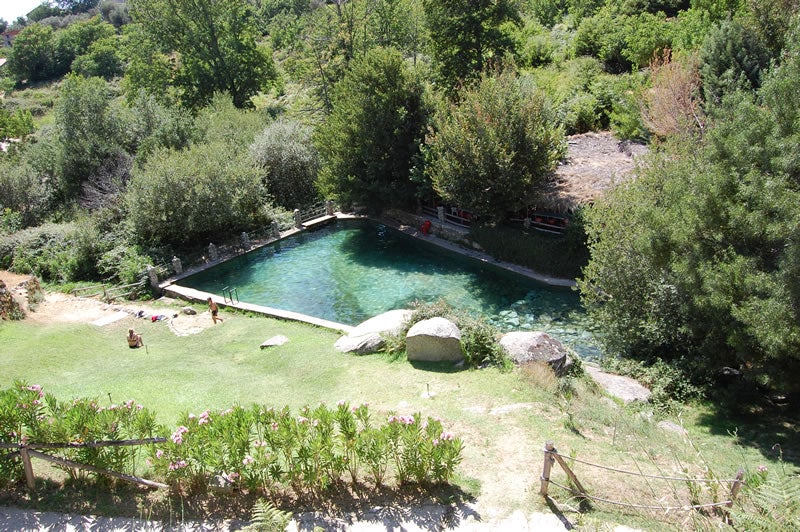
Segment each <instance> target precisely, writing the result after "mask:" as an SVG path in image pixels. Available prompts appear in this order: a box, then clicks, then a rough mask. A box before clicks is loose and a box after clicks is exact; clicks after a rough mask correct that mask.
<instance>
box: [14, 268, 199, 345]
mask: <svg viewBox="0 0 800 532" xmlns="http://www.w3.org/2000/svg"><path fill="white" fill-rule="evenodd" d="M30 279H31V276H30V275H20V274H16V273H12V272H9V271H6V270H0V281H3V282H4V283H5V284H6V287H7V289H8V290H9V291H10V292H11V295H12V297H13V298H14V299H15V300H16V301H17V303H19V305H20V307H21V308H22V310H23V311H24V312H25V319H26V320H30V321H32V322H35V323H39V324H43V325H46V324H49V323H96V324H102V323H113V322H114V319H115V317H117V316H122V314H120V313H126V314H130V315H131V316H136V315H137V314H139V313H140V312H141V313H142V314H143V315H144V316H146V317H149V316H159V315H165V316H167V319H168V321H169V328H170V330H171V331H172V332H173V333H175V334H176V335H177V336H187V335H190V334H197V333H199V332H201V331H203V330H204V329H206V328H208V327H211V325H213V322H212V320H211V315H210V314H209V313H208V311H207V310H206V309H202V308H197V309H196V310H197V314H194V315H190V314H184V313H183V312H182V311H181V307H182V306H187V305H185V304H182V303H183V302H181V301H178V300H175V299H169V298H161V299H159V300H158V304H154V302H146V303H142V302H124V303H110V304H109V303H104V302H103V301H100V300H98V299H94V298H89V297H75V296H71V295H68V294H64V293H61V292H47V293H46V294H45V299H44V301H42V302H40V303H37V304H36V305H34V306H33V307H30V308H29V306H28V302H27V289H26V287H25V284H26V283H27V281H29V280H30ZM189 306H190V305H189Z"/></svg>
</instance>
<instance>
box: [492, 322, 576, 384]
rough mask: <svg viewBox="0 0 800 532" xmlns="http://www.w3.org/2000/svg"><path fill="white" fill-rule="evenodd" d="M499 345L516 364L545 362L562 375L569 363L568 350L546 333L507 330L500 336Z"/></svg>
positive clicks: (557, 373)
mask: <svg viewBox="0 0 800 532" xmlns="http://www.w3.org/2000/svg"><path fill="white" fill-rule="evenodd" d="M500 347H502V348H503V350H504V351H505V352H506V354H507V355H508V356H509V358H511V360H513V361H514V362H515V363H516V364H518V365H524V364H531V363H542V362H545V363H547V364H549V365H550V367H551V368H553V371H555V372H556V375H563V374H564V373H566V371H567V370H568V369H569V366H570V365H571V359H570V355H569V350H568V349H567V348H566V347H564V344H562V343H561V342H559V341H558V340H556V339H555V338H553V337H551V336H550V335H549V334H547V333H543V332H524V331H514V332H509V333H506V334H504V335H503V336H502V338H500Z"/></svg>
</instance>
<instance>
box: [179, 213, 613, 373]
mask: <svg viewBox="0 0 800 532" xmlns="http://www.w3.org/2000/svg"><path fill="white" fill-rule="evenodd" d="M179 284H181V285H183V286H187V287H190V288H195V289H197V290H202V291H204V292H209V293H212V294H219V295H222V290H223V288H225V287H235V288H236V291H237V293H238V296H239V299H240V300H241V301H243V302H247V303H253V304H256V305H263V306H268V307H273V308H278V309H283V310H291V311H294V312H299V313H302V314H306V315H309V316H315V317H317V318H323V319H326V320H330V321H334V322H338V323H344V324H346V325H356V324H358V323H360V322H362V321H364V320H366V319H368V318H371V317H372V316H375V315H377V314H380V313H382V312H386V311H387V310H392V309H398V308H408V307H409V305H410V304H411V303H412V302H413V301H414V300H423V301H427V302H432V301H436V300H437V299H440V298H441V299H444V300H445V301H447V303H449V304H450V305H451V306H453V307H456V308H460V309H467V310H469V311H471V312H474V313H475V314H482V315H483V316H484V317H486V319H487V320H489V321H490V322H491V323H492V324H494V325H496V326H497V327H499V328H500V329H502V330H504V331H509V330H530V331H545V332H548V333H549V334H551V335H552V336H554V337H556V338H558V339H559V340H561V341H562V342H564V343H565V344H568V345H570V346H571V347H572V348H573V349H575V350H576V351H577V352H578V353H579V354H580V355H581V356H583V357H587V358H592V357H594V356H596V355H597V348H596V347H595V345H594V342H593V340H592V335H591V333H590V328H591V327H590V324H589V322H588V319H587V317H586V314H585V312H584V311H583V308H582V307H581V304H580V300H579V298H578V294H577V293H576V292H575V291H573V290H571V289H569V288H564V287H552V286H548V285H545V284H543V283H540V282H538V281H535V280H533V279H529V278H527V277H524V276H521V275H518V274H516V273H513V272H509V271H506V270H503V269H501V268H498V267H496V266H494V265H492V264H487V263H484V262H481V261H478V260H475V259H472V258H469V257H464V256H462V255H460V254H457V253H454V252H452V251H448V250H445V249H442V248H440V247H438V246H434V245H432V244H428V243H426V242H424V241H420V240H418V239H415V238H413V237H410V236H408V235H405V234H403V233H402V232H400V231H396V230H394V229H391V228H389V227H387V226H385V225H383V224H379V223H375V222H371V221H367V220H337V221H336V222H334V223H331V224H329V225H327V226H325V227H323V228H320V229H317V230H314V231H304V232H302V233H299V234H297V235H294V236H292V237H289V238H287V239H284V240H281V241H279V242H275V243H273V244H269V245H267V246H264V247H262V248H259V249H257V250H254V251H252V252H250V253H247V254H245V255H242V256H239V257H236V258H234V259H232V260H229V261H227V262H224V263H222V264H220V265H218V266H215V267H213V268H210V269H208V270H204V271H202V272H200V273H197V274H194V275H192V276H190V277H186V278H184V279H182V280H181V281H180V283H179Z"/></svg>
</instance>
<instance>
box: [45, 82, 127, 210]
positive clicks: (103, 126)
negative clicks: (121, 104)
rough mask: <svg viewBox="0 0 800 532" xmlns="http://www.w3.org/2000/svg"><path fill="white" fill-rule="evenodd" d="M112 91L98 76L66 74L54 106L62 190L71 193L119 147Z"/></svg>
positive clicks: (111, 156) (118, 125)
mask: <svg viewBox="0 0 800 532" xmlns="http://www.w3.org/2000/svg"><path fill="white" fill-rule="evenodd" d="M112 98H113V94H112V93H111V90H110V87H109V86H108V84H107V83H106V82H105V81H104V80H102V79H101V78H86V79H84V78H82V77H80V76H77V75H74V74H70V75H69V76H67V78H66V79H65V80H64V82H63V83H62V85H61V90H60V91H59V99H58V102H57V104H56V108H55V119H56V135H57V139H58V141H57V143H56V157H55V159H56V160H55V161H54V162H55V165H56V166H55V168H56V172H57V173H58V176H59V177H60V178H61V182H62V187H61V188H62V193H64V194H66V195H67V196H71V195H73V194H74V193H76V192H77V190H78V187H79V186H80V184H81V182H82V181H85V180H86V179H88V178H89V176H90V175H92V174H93V173H95V172H96V171H98V170H99V169H100V168H101V167H102V166H103V165H104V164H106V162H107V161H109V160H110V159H112V158H114V157H115V156H116V155H118V154H119V153H121V152H122V151H123V150H122V148H121V145H120V139H121V132H122V130H123V126H122V124H121V122H120V119H119V116H118V114H117V113H116V112H115V110H114V108H113V106H112Z"/></svg>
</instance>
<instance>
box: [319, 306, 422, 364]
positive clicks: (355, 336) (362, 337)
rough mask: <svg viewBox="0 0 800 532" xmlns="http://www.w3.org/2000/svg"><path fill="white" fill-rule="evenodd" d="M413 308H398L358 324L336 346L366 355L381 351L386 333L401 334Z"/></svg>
mask: <svg viewBox="0 0 800 532" xmlns="http://www.w3.org/2000/svg"><path fill="white" fill-rule="evenodd" d="M411 313H412V311H411V310H406V309H398V310H390V311H389V312H384V313H383V314H378V315H377V316H374V317H372V318H370V319H368V320H367V321H364V322H362V323H360V324H359V325H357V326H356V327H355V328H354V329H353V330H352V331H350V333H349V334H348V335H347V336H342V337H341V338H339V340H337V341H336V344H334V347H335V348H336V349H337V350H338V351H341V352H343V353H354V354H357V355H366V354H369V353H375V352H377V351H380V350H381V349H382V348H383V346H384V344H385V341H384V339H383V335H385V334H399V333H400V332H401V331H402V330H403V327H404V326H405V324H406V322H407V321H408V320H409V318H410V317H411Z"/></svg>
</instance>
